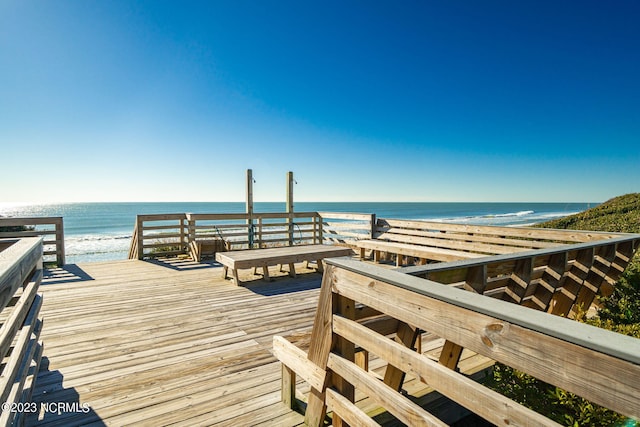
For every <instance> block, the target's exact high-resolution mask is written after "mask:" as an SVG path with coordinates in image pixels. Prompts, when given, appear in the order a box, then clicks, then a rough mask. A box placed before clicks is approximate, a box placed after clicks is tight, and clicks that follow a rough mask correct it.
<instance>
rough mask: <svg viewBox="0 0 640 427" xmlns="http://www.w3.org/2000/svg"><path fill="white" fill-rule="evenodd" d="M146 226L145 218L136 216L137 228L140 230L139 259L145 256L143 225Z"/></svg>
mask: <svg viewBox="0 0 640 427" xmlns="http://www.w3.org/2000/svg"><path fill="white" fill-rule="evenodd" d="M143 226H144V220H143V219H142V218H141V217H140V215H137V216H136V228H137V230H138V259H140V260H141V259H143V258H144V230H143V229H142V227H143Z"/></svg>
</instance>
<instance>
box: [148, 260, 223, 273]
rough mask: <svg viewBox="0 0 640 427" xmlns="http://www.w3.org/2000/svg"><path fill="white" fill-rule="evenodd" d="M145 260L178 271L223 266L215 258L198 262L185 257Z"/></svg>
mask: <svg viewBox="0 0 640 427" xmlns="http://www.w3.org/2000/svg"><path fill="white" fill-rule="evenodd" d="M144 261H145V262H149V263H151V264H154V265H158V266H160V267H166V268H170V269H172V270H176V271H190V270H205V269H211V268H219V267H221V264H220V263H218V262H216V261H215V260H201V261H199V262H198V261H193V260H192V259H191V258H184V257H163V258H150V259H145V260H144Z"/></svg>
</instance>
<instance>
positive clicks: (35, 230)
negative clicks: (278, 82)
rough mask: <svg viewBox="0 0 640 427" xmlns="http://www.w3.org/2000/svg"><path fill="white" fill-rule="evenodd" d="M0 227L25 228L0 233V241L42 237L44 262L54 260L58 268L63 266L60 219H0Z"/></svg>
mask: <svg viewBox="0 0 640 427" xmlns="http://www.w3.org/2000/svg"><path fill="white" fill-rule="evenodd" d="M0 227H16V228H22V227H24V228H25V229H24V230H18V231H0V239H5V238H15V237H18V238H22V237H34V236H41V237H43V238H44V240H43V245H44V256H45V258H44V261H45V262H50V261H52V260H54V259H55V263H56V264H57V265H58V266H63V265H64V264H65V251H64V227H63V221H62V217H34V218H0Z"/></svg>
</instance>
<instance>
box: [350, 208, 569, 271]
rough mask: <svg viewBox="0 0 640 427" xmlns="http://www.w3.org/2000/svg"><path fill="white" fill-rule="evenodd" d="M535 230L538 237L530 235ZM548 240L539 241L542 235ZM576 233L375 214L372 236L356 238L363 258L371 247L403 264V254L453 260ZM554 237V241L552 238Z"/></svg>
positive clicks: (516, 248)
mask: <svg viewBox="0 0 640 427" xmlns="http://www.w3.org/2000/svg"><path fill="white" fill-rule="evenodd" d="M536 233H546V234H545V235H544V236H542V235H540V236H541V238H540V239H532V236H534V235H538V234H536ZM547 238H548V239H549V241H542V239H547ZM575 238H576V236H574V235H572V234H570V233H566V232H562V231H558V230H548V231H544V232H539V231H538V229H527V228H515V227H496V226H479V225H464V224H447V223H439V222H432V221H417V220H397V219H382V218H378V220H377V221H376V226H375V229H374V231H373V233H372V238H371V239H365V240H357V241H355V242H354V245H355V246H357V247H358V248H360V256H361V258H364V256H365V250H371V251H373V258H374V260H375V261H376V262H378V261H380V254H381V253H389V254H395V255H396V264H397V265H398V266H400V265H402V264H403V261H404V258H405V257H413V258H418V259H420V264H424V263H426V262H427V261H443V262H449V261H455V260H460V259H468V258H478V257H481V256H492V255H500V254H510V253H514V252H521V251H527V250H535V249H543V248H550V247H554V246H558V245H560V244H564V243H567V242H571V241H573V239H575ZM554 240H556V241H554Z"/></svg>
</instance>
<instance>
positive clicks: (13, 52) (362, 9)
mask: <svg viewBox="0 0 640 427" xmlns="http://www.w3.org/2000/svg"><path fill="white" fill-rule="evenodd" d="M639 21H640V3H639V2H637V1H631V0H629V1H612V2H602V1H573V2H572V1H565V2H557V1H537V0H536V1H530V2H526V1H510V0H509V1H507V0H504V1H482V2H478V1H401V2H391V1H388V2H382V1H323V2H307V1H303V2H300V1H251V2H249V1H241V0H238V1H225V2H221V1H219V2H217V1H206V2H193V1H180V2H178V1H158V0H152V1H119V0H113V1H112V0H110V1H97V0H88V1H87V0H56V1H45V0H41V1H30V0H0V156H2V161H1V162H0V165H1V166H0V202H55V201H58V202H59V201H242V200H244V197H245V194H244V188H245V182H244V180H245V174H246V169H248V168H252V169H253V173H254V176H255V179H256V183H255V185H254V193H255V200H256V201H282V200H284V197H285V176H286V172H287V171H293V172H294V174H295V178H296V181H297V183H298V184H297V185H296V187H295V195H296V200H298V201H559V202H570V201H584V202H600V201H604V200H606V199H608V198H611V197H614V196H616V195H620V194H624V193H629V192H638V191H640V166H639V165H640V78H639V76H640V26H639V25H638V24H637V23H638V22H639ZM19 159H23V160H22V161H20V160H19Z"/></svg>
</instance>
